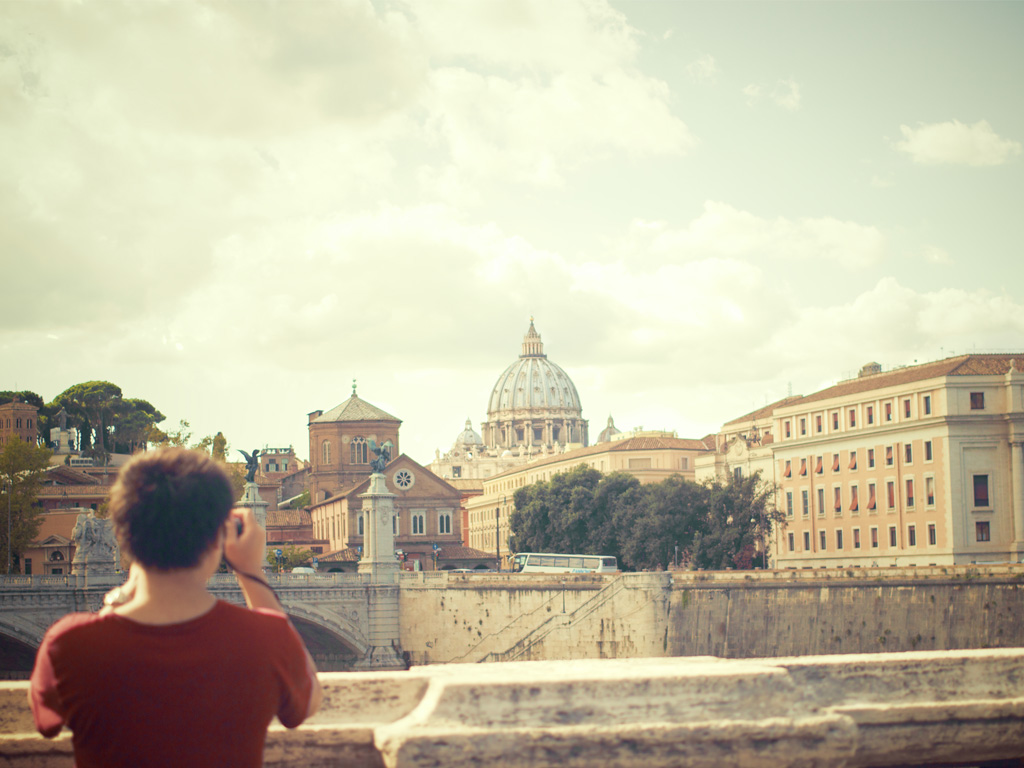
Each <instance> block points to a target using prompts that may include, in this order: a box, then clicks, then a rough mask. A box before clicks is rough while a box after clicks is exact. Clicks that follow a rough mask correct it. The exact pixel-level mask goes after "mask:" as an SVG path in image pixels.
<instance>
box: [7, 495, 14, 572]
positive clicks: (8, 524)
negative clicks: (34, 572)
mask: <svg viewBox="0 0 1024 768" xmlns="http://www.w3.org/2000/svg"><path fill="white" fill-rule="evenodd" d="M13 495H14V481H13V480H11V479H10V478H8V479H7V575H8V576H10V575H11V496H13Z"/></svg>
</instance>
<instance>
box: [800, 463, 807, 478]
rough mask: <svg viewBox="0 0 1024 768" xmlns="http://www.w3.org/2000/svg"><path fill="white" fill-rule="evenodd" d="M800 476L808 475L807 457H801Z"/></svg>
mask: <svg viewBox="0 0 1024 768" xmlns="http://www.w3.org/2000/svg"><path fill="white" fill-rule="evenodd" d="M800 477H807V459H800Z"/></svg>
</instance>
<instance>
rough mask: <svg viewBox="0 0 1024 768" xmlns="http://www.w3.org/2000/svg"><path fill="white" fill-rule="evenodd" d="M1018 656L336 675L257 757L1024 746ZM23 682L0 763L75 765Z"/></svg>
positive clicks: (914, 755)
mask: <svg viewBox="0 0 1024 768" xmlns="http://www.w3.org/2000/svg"><path fill="white" fill-rule="evenodd" d="M1021 669H1024V649H1009V650H1007V649H1004V650H985V651H950V652H919V653H899V654H870V655H859V656H817V657H810V656H809V657H801V658H788V659H762V660H749V661H726V660H721V659H714V658H710V657H703V658H670V659H633V660H604V661H565V662H556V661H544V662H511V663H505V664H483V665H465V664H459V665H443V666H435V667H416V668H413V669H412V670H410V671H408V672H365V673H330V674H324V675H322V679H323V682H324V688H325V699H324V706H323V709H322V710H321V712H319V713H318V714H317V715H316V716H315V717H314V718H313V719H312V720H311V721H310V722H309V723H307V724H305V725H303V726H302V727H300V728H298V729H295V730H293V731H287V730H285V729H283V728H281V727H280V726H278V725H276V724H275V725H274V726H272V727H271V730H270V734H269V737H268V739H267V749H266V754H265V758H266V761H265V764H266V765H268V766H302V767H303V768H307V767H315V766H342V765H344V766H387V767H388V768H404V767H405V766H421V765H445V766H451V767H452V768H459V767H460V766H479V765H494V766H524V767H525V766H566V767H567V768H574V767H575V766H580V767H581V768H582V767H583V766H586V767H587V768H589V767H590V766H594V765H600V766H609V767H613V768H627V767H632V766H636V767H637V768H640V767H641V766H643V768H658V767H659V766H664V768H669V767H670V766H682V765H686V766H707V767H708V768H711V767H715V768H718V767H719V766H750V767H753V768H757V767H759V766H764V767H765V768H780V767H783V766H812V765H819V766H836V767H838V766H906V765H921V764H938V765H947V766H949V765H979V764H982V763H988V762H992V761H1000V760H1006V761H1009V760H1014V759H1018V758H1020V757H1021V756H1024V689H1022V688H1021V683H1020V672H1021ZM26 685H27V684H26V683H23V682H18V683H2V684H0V731H2V733H0V766H4V765H10V766H34V767H37V768H45V767H46V766H70V765H71V745H70V737H69V735H68V734H67V732H65V733H64V734H62V735H61V736H60V737H58V739H56V740H54V741H48V740H45V739H42V738H41V737H38V736H36V735H34V734H33V733H32V722H31V718H30V716H29V712H28V708H27V705H26V699H25V688H26ZM1007 764H1009V763H1007ZM1013 764H1017V763H1013Z"/></svg>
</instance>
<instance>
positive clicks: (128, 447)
mask: <svg viewBox="0 0 1024 768" xmlns="http://www.w3.org/2000/svg"><path fill="white" fill-rule="evenodd" d="M165 418H166V417H165V416H164V415H163V414H162V413H160V411H158V410H157V409H156V408H155V407H154V406H153V405H152V404H151V403H150V402H149V401H147V400H139V399H136V398H131V397H129V398H123V399H122V400H120V401H118V402H117V403H116V404H115V405H114V408H113V415H112V419H111V426H112V427H113V429H114V453H134V452H135V451H136V450H138V449H140V448H144V447H145V446H146V444H147V443H148V442H149V437H150V435H151V434H152V430H153V429H154V428H155V427H156V425H157V424H158V423H160V422H161V421H163V420H164V419H165Z"/></svg>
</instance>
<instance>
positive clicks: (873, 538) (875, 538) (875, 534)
mask: <svg viewBox="0 0 1024 768" xmlns="http://www.w3.org/2000/svg"><path fill="white" fill-rule="evenodd" d="M871 548H872V549H878V529H877V528H872V529H871Z"/></svg>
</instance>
